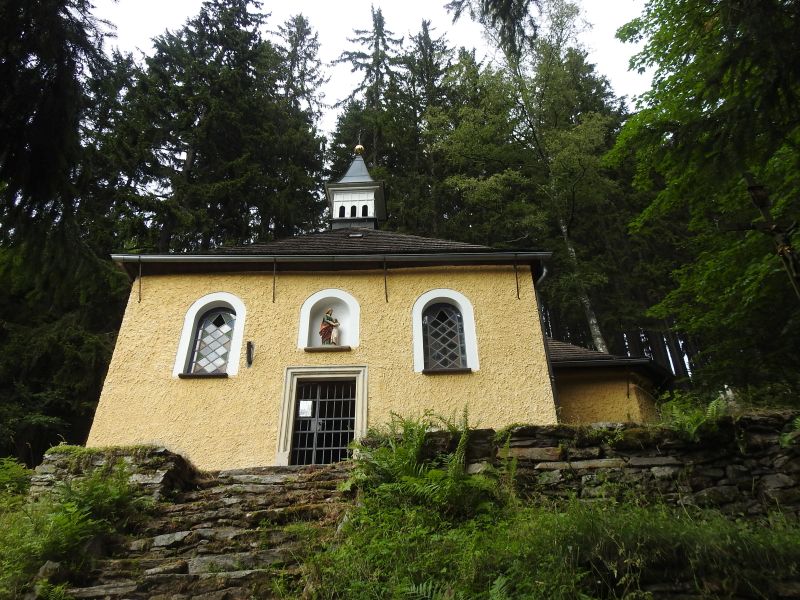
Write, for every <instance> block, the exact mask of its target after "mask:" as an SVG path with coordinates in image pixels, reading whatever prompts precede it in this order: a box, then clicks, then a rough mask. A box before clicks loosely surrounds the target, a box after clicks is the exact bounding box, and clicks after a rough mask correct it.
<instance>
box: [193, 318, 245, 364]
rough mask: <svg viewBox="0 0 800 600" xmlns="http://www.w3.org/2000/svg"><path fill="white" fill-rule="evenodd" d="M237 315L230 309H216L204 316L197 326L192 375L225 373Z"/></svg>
mask: <svg viewBox="0 0 800 600" xmlns="http://www.w3.org/2000/svg"><path fill="white" fill-rule="evenodd" d="M235 322H236V315H235V314H234V313H233V311H232V310H230V309H229V308H215V309H214V310H211V311H209V312H207V313H206V314H205V315H203V318H202V319H200V321H199V322H198V324H197V334H196V335H195V342H194V347H193V351H192V361H191V372H192V373H224V372H225V371H226V367H227V366H228V360H227V358H225V357H226V355H227V354H228V353H229V351H230V348H231V339H233V326H234V323H235Z"/></svg>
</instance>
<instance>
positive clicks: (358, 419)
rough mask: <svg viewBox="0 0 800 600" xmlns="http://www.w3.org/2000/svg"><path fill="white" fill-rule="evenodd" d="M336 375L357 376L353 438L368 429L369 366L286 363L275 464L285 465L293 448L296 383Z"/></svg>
mask: <svg viewBox="0 0 800 600" xmlns="http://www.w3.org/2000/svg"><path fill="white" fill-rule="evenodd" d="M335 379H355V381H356V410H355V425H354V428H355V431H354V435H353V439H354V440H357V439H359V438H361V437H363V436H364V435H365V434H366V433H367V366H366V365H346V366H330V367H286V374H285V376H284V381H283V398H282V399H281V405H280V410H279V416H278V447H277V450H276V452H275V464H276V465H277V466H286V465H288V464H289V457H290V454H291V452H292V429H293V427H294V410H295V405H296V404H297V402H296V400H297V384H298V382H300V381H315V380H317V381H319V380H324V381H330V380H335Z"/></svg>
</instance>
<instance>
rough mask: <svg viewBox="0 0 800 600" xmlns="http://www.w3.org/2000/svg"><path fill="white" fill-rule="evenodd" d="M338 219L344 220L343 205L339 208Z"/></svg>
mask: <svg viewBox="0 0 800 600" xmlns="http://www.w3.org/2000/svg"><path fill="white" fill-rule="evenodd" d="M339 218H340V219H344V205H342V206H340V207H339Z"/></svg>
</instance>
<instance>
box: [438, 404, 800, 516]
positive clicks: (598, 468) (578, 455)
mask: <svg viewBox="0 0 800 600" xmlns="http://www.w3.org/2000/svg"><path fill="white" fill-rule="evenodd" d="M797 415H798V413H797V412H789V411H786V412H770V413H764V414H757V415H745V416H742V417H739V418H732V417H725V418H723V419H722V420H720V421H719V422H718V423H716V424H714V425H713V426H711V425H709V426H705V427H703V428H702V429H701V430H700V431H698V433H697V440H696V441H690V440H688V439H687V438H686V436H680V435H678V434H676V433H675V432H674V431H671V430H664V429H657V428H644V427H641V426H636V425H605V426H592V427H572V426H564V425H557V426H537V427H526V426H523V427H516V428H514V429H511V430H510V431H509V432H507V433H506V434H504V435H499V436H498V435H497V434H496V433H495V432H494V431H490V430H478V431H475V432H472V433H471V438H470V452H469V460H470V465H469V468H470V470H472V471H473V472H476V471H479V470H481V469H482V468H484V467H485V465H487V464H495V465H496V464H498V462H499V461H500V460H501V459H502V458H503V457H509V458H512V459H515V460H516V465H517V467H516V477H517V482H518V485H519V489H520V491H521V493H523V494H525V495H535V494H544V495H546V496H552V497H566V496H569V495H575V496H577V497H578V498H582V499H596V498H602V497H609V496H617V497H620V496H623V495H625V494H631V493H633V494H635V495H637V496H639V497H640V498H652V499H661V500H664V501H666V502H668V503H671V504H684V505H687V504H690V505H698V506H715V507H718V508H720V509H721V510H722V511H723V512H725V513H728V514H731V515H741V516H758V515H763V514H765V513H766V512H768V511H770V510H775V509H779V510H781V511H783V512H786V513H790V514H791V513H794V514H800V431H793V430H792V421H793V419H795V418H796V417H797ZM439 438H440V439H439V440H438V441H437V442H436V443H435V444H434V446H438V447H439V448H441V446H442V445H443V444H444V445H449V444H452V443H453V440H448V439H446V438H447V436H444V438H443V437H442V436H441V435H440V436H439ZM504 440H505V441H504Z"/></svg>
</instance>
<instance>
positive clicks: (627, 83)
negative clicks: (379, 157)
mask: <svg viewBox="0 0 800 600" xmlns="http://www.w3.org/2000/svg"><path fill="white" fill-rule="evenodd" d="M581 3H582V5H583V10H584V18H585V20H586V22H587V23H589V24H591V27H590V28H587V29H586V31H584V33H583V34H582V36H581V40H582V43H583V44H584V46H585V47H586V48H587V50H588V51H589V55H590V59H591V61H592V62H594V63H595V64H597V70H598V71H599V72H600V73H602V74H604V75H606V76H607V77H608V78H609V81H610V82H611V85H612V86H613V88H614V91H615V92H616V93H617V94H618V95H625V96H628V97H630V98H632V97H634V96H636V95H637V94H640V93H642V92H644V91H645V90H646V89H647V87H648V85H649V83H650V80H649V77H647V76H644V75H638V74H637V73H633V72H630V71H628V60H629V58H630V56H631V54H633V53H634V52H635V47H634V46H632V45H630V44H622V43H621V42H619V41H617V40H616V38H615V37H614V34H615V33H616V30H617V28H619V27H620V26H621V25H623V24H624V23H626V22H628V21H630V20H631V19H632V18H634V17H636V16H637V15H638V14H639V13H640V11H641V8H642V6H643V5H644V0H582V2H581ZM201 4H202V0H118V2H113V1H112V0H96V7H97V8H96V10H95V14H96V15H97V16H98V17H100V18H102V19H106V20H108V21H110V22H111V23H113V24H114V25H116V28H117V31H116V33H117V37H116V39H115V40H111V41H110V44H111V45H112V46H118V47H119V48H121V49H122V50H126V51H135V50H137V49H139V50H141V51H142V52H144V53H146V54H149V53H150V52H151V51H152V44H151V43H150V40H151V39H152V38H153V37H155V36H156V35H159V34H161V33H163V32H164V31H165V30H167V29H169V30H175V29H178V28H179V27H181V26H182V25H183V24H184V23H185V22H186V20H187V19H189V18H191V17H192V16H194V15H196V14H197V13H198V11H199V9H200V6H201ZM371 4H372V5H374V6H375V7H376V8H377V7H380V8H381V10H382V11H383V16H384V18H385V20H386V25H387V27H388V28H389V29H390V30H391V31H393V32H394V33H395V35H396V36H408V35H409V34H416V33H417V32H418V31H419V29H420V23H421V22H422V19H429V20H430V21H431V23H432V25H433V26H434V27H435V28H436V35H441V34H442V33H444V34H446V36H447V39H448V41H449V42H450V45H451V46H454V47H458V46H467V47H469V48H471V47H477V48H478V52H479V55H481V54H484V55H485V54H486V52H487V50H486V45H485V44H484V43H483V41H482V36H481V29H480V27H479V26H478V25H476V24H474V23H472V22H471V21H470V20H469V19H468V18H466V17H464V18H462V19H461V20H460V21H459V22H458V23H456V24H455V25H454V24H453V23H452V19H451V17H450V16H449V15H448V13H447V11H445V10H444V4H445V0H373V1H372V2H369V1H367V0H337V1H335V2H334V1H330V0H292V1H288V2H271V1H269V0H265V1H264V2H263V10H264V11H265V12H270V13H272V17H271V18H270V20H269V23H268V24H269V26H270V27H277V25H278V24H280V23H283V22H284V21H285V20H286V19H287V18H288V17H289V16H291V15H294V14H297V13H300V12H302V13H303V14H304V15H305V16H306V17H307V18H308V19H309V21H310V22H311V25H312V27H313V28H314V29H315V30H316V31H317V32H318V34H319V42H320V54H321V57H320V58H321V59H322V60H323V61H325V62H330V61H332V60H333V59H335V58H337V57H338V56H339V55H340V54H341V52H342V51H343V50H345V49H348V48H350V46H351V45H350V44H349V42H348V41H347V38H348V37H352V36H353V29H369V28H370V26H371V16H370V5H371ZM488 58H491V56H489V57H488ZM328 74H329V75H330V76H331V79H330V82H329V83H328V84H327V86H326V87H325V88H324V90H323V91H324V93H325V101H326V102H327V103H330V104H333V103H335V102H337V101H338V100H341V99H342V98H343V97H345V96H346V95H347V94H348V93H349V92H350V91H351V90H352V89H353V87H355V85H356V83H357V81H358V80H359V78H360V76H359V75H357V74H352V73H350V69H349V68H348V67H347V66H346V65H338V66H336V67H329V72H328ZM335 125H336V113H335V111H328V112H327V113H326V115H325V116H324V118H323V122H322V128H323V130H325V131H326V132H330V131H331V130H332V129H333V128H334V127H335Z"/></svg>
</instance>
